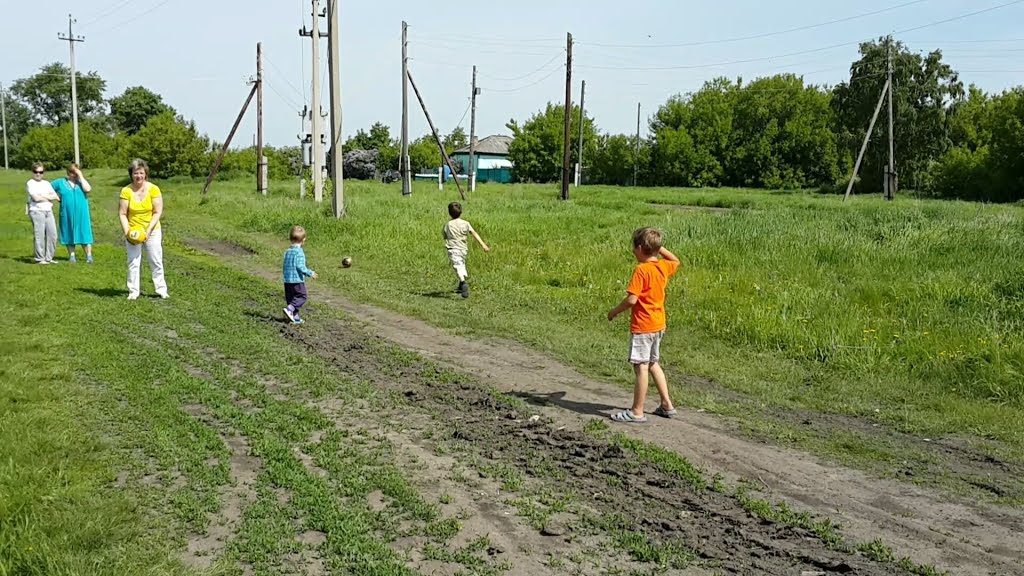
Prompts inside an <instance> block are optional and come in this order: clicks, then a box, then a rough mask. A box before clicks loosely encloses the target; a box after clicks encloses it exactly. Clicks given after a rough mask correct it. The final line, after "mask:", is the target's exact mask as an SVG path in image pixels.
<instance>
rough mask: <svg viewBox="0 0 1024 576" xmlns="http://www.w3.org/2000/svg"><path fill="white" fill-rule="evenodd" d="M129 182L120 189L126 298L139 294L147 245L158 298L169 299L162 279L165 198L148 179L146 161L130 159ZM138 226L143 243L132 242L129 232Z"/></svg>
mask: <svg viewBox="0 0 1024 576" xmlns="http://www.w3.org/2000/svg"><path fill="white" fill-rule="evenodd" d="M128 174H129V175H131V177H132V183H131V184H130V185H129V186H125V187H124V188H122V189H121V200H120V210H119V211H120V217H121V229H122V230H123V231H124V236H125V241H124V245H125V248H127V250H128V299H129V300H135V299H136V298H138V297H139V270H140V268H141V267H142V248H143V247H145V248H146V256H147V258H148V260H149V269H150V271H152V272H153V287H154V288H155V289H156V293H157V294H158V295H159V296H160V297H161V298H169V297H170V296H169V295H168V294H167V282H166V280H164V250H163V246H162V245H161V240H162V238H163V232H162V231H161V230H160V217H161V216H163V213H164V199H163V197H162V196H161V195H160V188H158V187H157V185H156V184H153V183H152V182H149V165H148V164H146V161H145V160H138V159H136V160H133V161H132V163H131V166H129V167H128ZM135 227H141V228H143V229H144V230H145V232H146V240H145V242H142V243H139V244H132V243H131V242H129V241H128V231H129V230H131V229H132V228H135Z"/></svg>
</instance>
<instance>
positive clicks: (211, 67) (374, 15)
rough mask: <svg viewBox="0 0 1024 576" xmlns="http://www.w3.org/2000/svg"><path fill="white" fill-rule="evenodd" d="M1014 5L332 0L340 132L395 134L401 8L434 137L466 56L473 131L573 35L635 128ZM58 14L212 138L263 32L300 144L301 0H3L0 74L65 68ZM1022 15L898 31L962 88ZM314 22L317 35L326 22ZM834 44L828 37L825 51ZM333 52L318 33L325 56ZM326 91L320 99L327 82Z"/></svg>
mask: <svg viewBox="0 0 1024 576" xmlns="http://www.w3.org/2000/svg"><path fill="white" fill-rule="evenodd" d="M1011 1H1012V0H974V1H965V0H959V1H958V0H919V1H917V2H911V1H910V0H862V1H861V2H856V3H854V2H829V1H826V0H818V1H813V0H777V1H774V2H755V1H752V0H715V1H710V0H696V1H691V2H681V1H680V2H675V1H673V2H669V1H667V0H631V1H629V2H622V1H619V0H590V1H587V2H583V1H579V0H577V1H575V2H569V1H567V0H547V1H545V2H541V1H537V0H520V1H518V2H502V3H498V2H430V1H427V0H419V1H413V0H376V1H373V2H355V1H351V0H343V2H342V5H341V32H342V39H341V43H342V59H341V60H342V62H341V64H342V91H343V95H344V98H343V102H344V132H345V135H346V137H347V136H348V135H351V134H353V133H354V132H355V131H356V130H357V129H359V128H366V127H368V126H369V125H370V124H371V123H373V122H374V121H378V120H379V121H382V122H384V123H386V124H388V125H390V126H391V127H392V134H397V133H398V126H399V121H400V118H401V93H400V86H401V84H400V81H401V71H400V55H401V52H400V50H401V46H400V36H401V21H402V20H403V19H404V20H406V21H407V22H408V23H409V26H410V30H409V41H410V45H409V50H410V55H411V57H412V61H411V63H410V69H411V70H412V72H413V75H414V77H415V78H416V81H417V84H418V85H419V86H420V89H421V91H422V92H423V95H424V98H425V99H426V101H427V105H428V107H429V109H430V112H431V116H432V117H433V119H434V121H435V122H436V124H437V127H438V129H439V130H440V131H441V132H444V133H446V132H449V131H451V130H452V129H453V128H454V127H455V126H457V125H460V123H461V125H462V126H463V127H464V128H466V130H467V132H468V129H469V118H468V115H467V114H466V111H467V109H468V105H469V93H470V87H469V85H470V76H471V66H472V65H474V64H476V65H477V66H478V68H479V85H480V86H481V89H482V92H483V93H482V95H481V96H480V97H479V99H478V114H477V126H478V129H477V132H478V134H479V135H480V136H481V137H482V136H485V135H488V134H494V133H507V130H506V128H505V123H506V122H507V121H508V120H509V119H510V118H516V119H519V120H525V119H526V118H527V117H528V116H529V115H530V114H532V113H533V112H535V111H537V110H539V109H541V108H543V106H544V105H545V103H546V102H548V101H549V100H551V101H556V102H558V101H562V100H563V99H564V94H565V89H564V80H565V73H564V67H563V64H564V60H565V49H564V47H565V35H566V32H572V34H573V37H574V39H575V40H576V46H575V48H574V56H575V66H574V70H573V84H574V88H573V90H574V99H577V98H578V92H579V82H580V80H582V79H585V80H586V81H587V93H586V101H585V104H586V108H587V110H588V113H589V114H591V115H592V116H593V117H594V118H595V119H596V121H597V123H598V126H599V128H600V129H602V130H604V131H609V132H630V133H632V132H633V131H634V130H635V129H636V106H637V103H638V102H639V103H641V104H642V107H643V109H642V114H643V117H644V119H645V123H646V118H647V116H648V114H650V113H651V112H652V111H654V110H655V109H656V108H657V106H658V105H659V104H661V103H663V102H664V101H665V100H666V98H668V97H669V96H670V95H672V94H676V93H685V92H688V91H692V90H695V89H697V88H699V87H700V86H701V84H702V83H703V82H704V81H706V80H709V79H711V78H713V77H715V76H728V77H732V78H735V77H737V76H742V77H744V78H745V79H753V78H754V77H756V76H759V75H766V74H774V73H778V72H794V73H802V74H804V75H805V78H806V80H807V81H809V82H814V83H819V84H835V83H837V82H840V81H842V80H844V79H845V78H846V72H847V69H848V67H849V64H850V62H852V61H853V60H854V59H855V58H856V53H857V47H856V43H857V41H860V40H865V39H869V38H873V37H878V36H880V35H884V34H888V33H891V32H901V31H904V30H910V29H912V28H917V27H920V26H924V25H929V24H931V23H934V22H937V21H941V20H946V19H951V18H957V17H959V16H962V15H965V14H968V13H971V12H976V11H979V10H984V9H987V8H992V7H996V6H999V5H1002V4H1007V3H1009V2H1011ZM321 4H322V5H323V4H324V2H323V1H322V2H321ZM907 4H909V5H907ZM899 6H902V7H899ZM894 7H898V8H894ZM889 8H894V9H892V10H887V9H889ZM883 10H886V11H885V12H882V13H878V14H874V15H870V16H866V17H863V18H857V19H853V20H849V21H846V22H841V23H836V24H830V25H826V26H820V27H815V28H810V29H806V30H800V31H796V32H791V33H786V34H775V35H771V36H767V37H762V38H755V39H748V40H740V41H728V40H730V39H734V38H744V37H749V36H756V35H761V34H767V33H774V32H779V31H784V30H789V29H793V28H799V27H805V26H811V25H815V24H819V23H823V22H827V21H831V20H837V19H844V18H848V17H852V16H857V15H862V14H867V13H871V12H875V11H883ZM68 12H73V13H74V16H75V18H76V19H77V21H78V24H77V25H76V29H75V33H76V34H81V35H84V36H85V37H86V42H85V43H84V44H78V45H77V46H76V57H77V62H78V68H79V70H80V71H83V70H95V71H97V72H99V73H100V74H101V75H102V76H103V77H104V78H105V79H106V80H107V82H108V96H113V95H116V94H118V93H120V92H121V91H123V90H124V89H125V88H126V87H128V86H134V85H140V84H141V85H144V86H147V87H149V88H150V89H153V90H155V91H156V92H158V93H160V94H161V95H163V97H164V99H165V100H166V101H167V102H168V103H170V104H171V105H173V106H174V107H175V108H177V109H178V111H179V112H181V113H182V114H184V115H185V116H186V117H188V118H191V119H193V120H195V121H196V124H197V126H198V128H199V129H200V131H202V132H205V133H208V134H209V135H210V136H211V137H213V138H215V139H217V140H223V138H224V137H225V136H226V135H227V132H228V130H229V129H230V127H231V123H232V122H233V121H234V119H235V116H236V114H237V112H238V109H239V107H240V106H241V104H242V102H243V101H244V98H245V96H246V94H247V92H248V87H247V86H246V80H247V79H248V77H249V76H251V75H253V74H254V72H255V53H256V42H258V41H261V42H263V50H264V56H265V60H266V63H265V66H264V73H265V79H266V90H265V93H264V129H265V132H266V140H267V142H268V143H269V144H274V145H292V144H296V143H297V142H298V140H297V138H296V136H297V134H298V133H299V132H300V129H301V125H300V119H299V110H300V109H301V106H302V104H303V102H306V101H308V98H309V93H310V86H309V84H310V81H311V77H312V75H311V72H310V60H311V54H310V41H309V40H308V39H300V37H299V35H298V29H299V28H301V27H302V26H303V24H305V25H307V26H308V25H309V24H310V20H311V16H310V13H311V2H310V1H307V0H301V1H300V0H274V1H269V0H248V1H242V0H205V1H202V0H130V1H124V0H76V1H74V2H71V1H69V0H58V1H56V2H44V3H42V4H35V3H34V2H23V1H15V0H12V1H10V2H5V7H4V10H3V14H4V20H3V23H2V24H0V53H2V54H3V55H4V56H3V61H2V63H0V82H3V83H4V85H5V86H7V85H9V83H10V82H11V81H12V80H14V79H16V78H21V77H24V76H27V75H30V74H32V73H33V72H34V71H35V70H37V69H38V68H39V67H40V66H42V65H43V64H45V63H47V62H53V61H56V60H59V61H62V62H66V60H67V57H68V50H67V43H66V42H61V41H59V40H58V39H57V33H58V32H66V30H67V15H68ZM1021 22H1024V2H1021V1H1018V2H1016V3H1013V4H1012V5H1009V6H1005V7H1002V8H999V9H996V10H992V11H990V12H986V13H983V14H978V15H975V16H971V17H968V18H962V19H959V20H956V21H952V22H948V23H944V24H939V25H935V26H927V27H924V28H921V29H918V30H913V31H909V32H902V33H899V34H898V36H897V37H898V38H899V39H900V40H902V41H904V42H905V43H907V44H908V45H909V47H910V48H911V49H913V50H915V51H928V50H932V49H935V48H941V49H942V50H943V52H944V53H945V54H946V60H947V61H948V62H950V63H951V64H952V65H953V66H954V67H955V68H956V69H958V70H960V71H962V74H961V76H962V78H963V79H964V80H965V82H968V83H969V82H974V83H976V84H978V85H979V86H981V87H982V88H984V89H986V90H989V91H1000V90H1003V89H1004V88H1007V87H1010V86H1014V85H1018V84H1024V62H1022V57H1024V31H1021V29H1020V23H1021ZM322 26H323V30H324V31H326V23H322ZM679 44H689V45H687V46H678V45H679ZM839 44H842V46H836V45H839ZM665 45H676V46H674V47H673V46H665ZM628 46H642V47H628ZM652 46H659V47H652ZM829 46H836V47H834V48H829V49H821V48H824V47H829ZM819 49H821V50H819ZM798 52H805V53H803V54H795V53H798ZM326 54H327V50H326V40H325V41H323V43H322V49H321V55H322V56H323V64H324V65H326ZM785 55H790V56H785ZM776 56H779V57H776ZM738 61H744V62H742V63H740V62H738ZM637 68H647V69H637ZM673 68H674V69H673ZM324 81H325V82H326V77H325V79H324ZM410 98H411V99H412V103H411V105H412V107H413V108H412V110H411V121H410V133H411V135H412V136H413V137H416V136H419V135H421V134H426V133H427V131H428V129H427V125H426V122H425V120H423V115H422V113H421V112H420V110H419V108H418V106H417V105H416V101H415V98H414V97H413V96H412V92H411V90H410ZM323 102H324V109H325V110H326V109H327V108H328V104H329V101H328V92H327V90H326V84H325V90H324V91H323ZM254 133H255V114H249V115H248V116H247V118H246V119H245V121H244V122H243V124H242V126H241V128H240V129H239V134H238V136H236V138H237V140H236V143H238V144H249V143H251V142H252V138H253V134H254Z"/></svg>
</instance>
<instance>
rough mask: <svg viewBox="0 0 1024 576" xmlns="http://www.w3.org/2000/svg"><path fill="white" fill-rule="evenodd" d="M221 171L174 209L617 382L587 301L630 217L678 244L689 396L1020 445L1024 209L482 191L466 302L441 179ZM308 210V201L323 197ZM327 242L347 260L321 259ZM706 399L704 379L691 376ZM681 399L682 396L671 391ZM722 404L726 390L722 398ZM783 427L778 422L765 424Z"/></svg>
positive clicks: (609, 329) (774, 197) (426, 312)
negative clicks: (263, 192)
mask: <svg viewBox="0 0 1024 576" xmlns="http://www.w3.org/2000/svg"><path fill="white" fill-rule="evenodd" d="M248 187H249V186H248V183H245V184H244V185H243V184H241V183H239V184H221V185H218V186H216V187H215V188H214V190H213V192H212V193H211V196H210V199H209V202H208V203H206V204H203V205H200V198H199V196H198V194H197V186H195V185H182V186H172V187H169V189H171V190H173V191H174V194H175V197H174V200H172V202H173V203H172V207H173V210H174V212H172V213H171V215H170V218H172V219H173V220H174V221H175V222H177V225H178V226H179V227H180V229H181V230H182V234H187V233H188V231H189V230H196V231H199V230H201V231H203V232H204V233H213V234H218V233H219V234H220V235H221V237H223V238H225V239H230V240H232V241H235V242H237V243H240V244H243V245H245V246H248V247H249V248H251V249H253V250H255V251H256V252H258V253H259V254H260V256H262V257H265V258H266V260H267V261H268V262H273V261H274V260H275V259H277V258H278V257H279V256H278V252H279V250H280V249H281V248H282V247H283V246H284V245H285V240H284V237H285V235H286V232H287V229H288V227H289V226H290V225H292V224H302V225H304V226H306V227H307V229H308V230H309V231H310V234H311V236H310V240H309V243H308V247H309V248H308V251H307V252H308V254H309V258H310V261H311V262H312V263H313V264H314V265H316V266H318V271H320V272H322V273H323V280H322V281H323V282H326V283H328V284H330V285H333V286H338V287H340V288H342V289H344V290H346V291H348V292H350V293H352V294H353V295H355V296H356V297H357V298H359V299H364V300H368V301H372V302H375V303H378V304H381V305H384V306H386V307H390V308H393V309H396V310H398V311H401V312H404V313H408V314H413V315H416V316H419V317H422V318H425V319H427V320H429V321H430V322H432V323H435V324H438V325H441V326H444V327H446V328H449V329H451V330H455V331H459V332H470V333H474V334H480V335H498V336H504V337H509V338H513V339H516V340H519V341H522V342H525V343H527V344H529V345H532V346H535V347H537V348H540V349H543V350H548V351H550V352H553V353H554V354H556V355H557V356H559V357H561V358H563V359H566V360H568V361H570V362H571V363H572V364H574V365H576V366H579V367H581V368H583V369H584V370H586V371H588V372H589V373H591V374H594V375H597V376H600V377H604V378H612V379H617V380H621V381H623V383H628V379H629V371H628V366H627V365H625V364H624V362H622V356H623V353H624V352H623V351H624V344H623V343H624V340H625V332H626V331H627V327H626V325H625V322H619V323H616V324H609V323H608V322H607V321H606V320H605V319H604V312H605V311H606V310H607V309H608V308H610V307H611V306H613V305H614V304H615V303H616V302H617V301H618V299H619V298H620V297H621V295H622V292H623V288H624V286H625V283H626V282H627V281H628V278H629V274H630V270H631V267H632V263H631V255H630V253H629V245H628V244H629V235H630V232H631V231H632V230H633V229H634V228H636V227H639V226H657V227H660V228H662V229H663V230H664V231H665V232H666V234H667V239H668V247H669V248H671V249H673V250H674V251H675V252H676V253H677V254H678V255H679V256H680V258H681V259H682V261H683V266H682V268H681V274H680V275H679V276H678V277H676V278H675V279H674V280H673V282H672V283H671V285H670V289H669V299H668V307H669V336H668V338H667V340H666V343H665V353H664V357H665V359H666V360H665V363H666V366H667V367H668V369H669V370H670V372H671V374H674V375H676V377H677V380H678V376H679V375H681V374H687V375H694V376H702V377H706V378H709V379H711V380H713V381H714V383H715V386H713V387H711V388H704V389H700V390H696V389H695V390H693V393H694V395H695V397H694V399H693V400H692V401H693V402H698V403H700V402H704V403H706V404H707V406H708V407H713V408H717V409H722V410H728V409H729V407H728V406H727V404H728V402H724V400H725V399H726V398H727V394H720V393H719V394H715V393H714V392H715V391H716V390H717V391H718V392H721V391H722V390H726V391H734V392H740V393H742V394H744V395H747V396H749V397H750V398H752V399H754V401H755V402H757V403H759V404H766V405H769V406H774V407H781V408H797V409H808V410H814V411H819V412H826V413H839V414H850V415H855V416H860V417H866V418H868V419H870V420H871V421H875V422H879V423H884V424H889V425H892V426H894V427H896V428H898V429H900V430H902V431H906V432H910V433H914V434H919V435H930V436H941V435H958V436H967V437H976V438H983V439H988V440H994V441H996V444H994V445H993V446H994V447H995V449H998V447H1003V448H1006V449H1007V450H1010V451H1011V452H1012V453H1013V454H1015V455H1016V456H1017V457H1018V458H1019V457H1021V455H1022V454H1024V452H1022V448H1024V377H1022V369H1024V209H1022V208H1020V207H1014V206H984V205H978V204H969V203H955V202H940V201H918V200H913V199H907V198H903V199H900V200H897V201H896V202H894V203H885V202H883V201H881V200H880V199H875V198H856V197H855V198H854V199H853V200H852V202H850V203H849V204H846V205H844V204H843V203H842V202H841V201H840V200H841V199H840V198H836V197H822V196H817V195H810V194H781V193H780V194H775V193H765V192H753V191H740V190H720V191H700V190H661V189H639V190H633V189H615V188H583V189H580V190H577V191H574V192H573V199H572V200H571V201H570V202H556V201H554V199H555V197H556V193H557V191H556V190H555V188H554V187H551V186H494V187H487V186H484V187H481V189H480V191H479V192H477V193H476V195H475V196H474V197H473V198H471V199H470V200H469V201H467V202H466V212H465V217H466V218H467V219H469V220H470V221H471V222H473V224H474V225H475V226H476V227H477V229H478V230H479V231H480V232H481V234H482V235H483V237H484V239H485V240H486V241H487V242H489V243H490V244H491V245H492V248H493V250H492V252H491V253H490V254H483V253H482V252H480V251H479V250H476V251H471V252H472V253H471V256H470V260H469V269H470V273H471V276H472V279H471V285H472V287H473V291H474V292H473V296H472V298H471V299H470V300H469V301H468V302H463V301H461V300H459V299H457V298H454V297H452V296H450V295H449V294H448V292H449V291H450V290H451V289H452V288H453V286H454V283H453V276H452V273H451V271H450V270H449V269H448V267H447V265H446V260H445V256H444V251H443V246H442V244H441V239H440V232H439V231H440V227H441V225H442V224H443V223H444V221H445V219H446V215H445V205H446V203H447V202H448V201H451V200H453V199H456V198H457V194H456V193H455V191H454V190H448V191H445V192H444V193H439V192H438V191H437V190H436V186H431V185H424V186H423V187H422V188H417V189H416V193H415V194H414V195H413V196H412V197H411V198H402V197H401V196H400V195H399V194H398V193H397V191H396V190H397V189H395V188H394V187H393V186H383V185H378V184H368V183H360V182H352V183H349V184H348V186H347V188H346V190H347V193H348V208H349V211H350V216H349V217H348V218H347V219H345V220H341V221H335V220H333V219H331V218H330V217H329V216H327V215H326V214H325V210H321V209H319V208H318V207H316V206H315V205H314V204H313V203H312V202H310V201H306V202H299V201H298V199H296V198H289V197H286V192H284V191H281V188H282V187H286V188H287V187H289V185H288V184H287V183H282V184H279V185H278V186H277V191H275V194H273V195H272V196H271V197H269V198H259V197H256V196H255V195H252V194H248V193H247V188H248ZM325 208H326V206H325ZM343 255H352V256H353V257H354V259H355V262H356V265H355V266H354V267H353V268H352V269H351V270H347V271H342V270H341V269H340V267H339V262H340V259H341V257H342V256H343ZM709 391H710V392H711V394H706V393H707V392H709ZM679 394H680V400H681V401H683V402H689V401H691V400H690V398H689V395H690V390H688V389H687V388H686V387H682V389H681V390H680V393H679ZM723 403H724V404H726V406H723V405H722V404H723ZM783 436H788V434H783Z"/></svg>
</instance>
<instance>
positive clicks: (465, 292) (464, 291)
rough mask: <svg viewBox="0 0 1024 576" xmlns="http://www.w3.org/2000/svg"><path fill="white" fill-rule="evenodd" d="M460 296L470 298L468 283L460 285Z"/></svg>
mask: <svg viewBox="0 0 1024 576" xmlns="http://www.w3.org/2000/svg"><path fill="white" fill-rule="evenodd" d="M459 294H462V297H463V298H469V284H468V283H466V282H460V283H459Z"/></svg>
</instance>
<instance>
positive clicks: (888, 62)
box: [885, 36, 896, 200]
mask: <svg viewBox="0 0 1024 576" xmlns="http://www.w3.org/2000/svg"><path fill="white" fill-rule="evenodd" d="M885 67H886V78H887V79H888V80H887V83H888V85H889V90H888V92H889V166H888V169H887V170H886V171H885V199H886V200H892V199H893V196H895V194H896V147H895V144H894V143H893V120H892V92H893V90H892V88H893V84H892V36H889V41H888V42H887V43H886V50H885Z"/></svg>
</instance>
